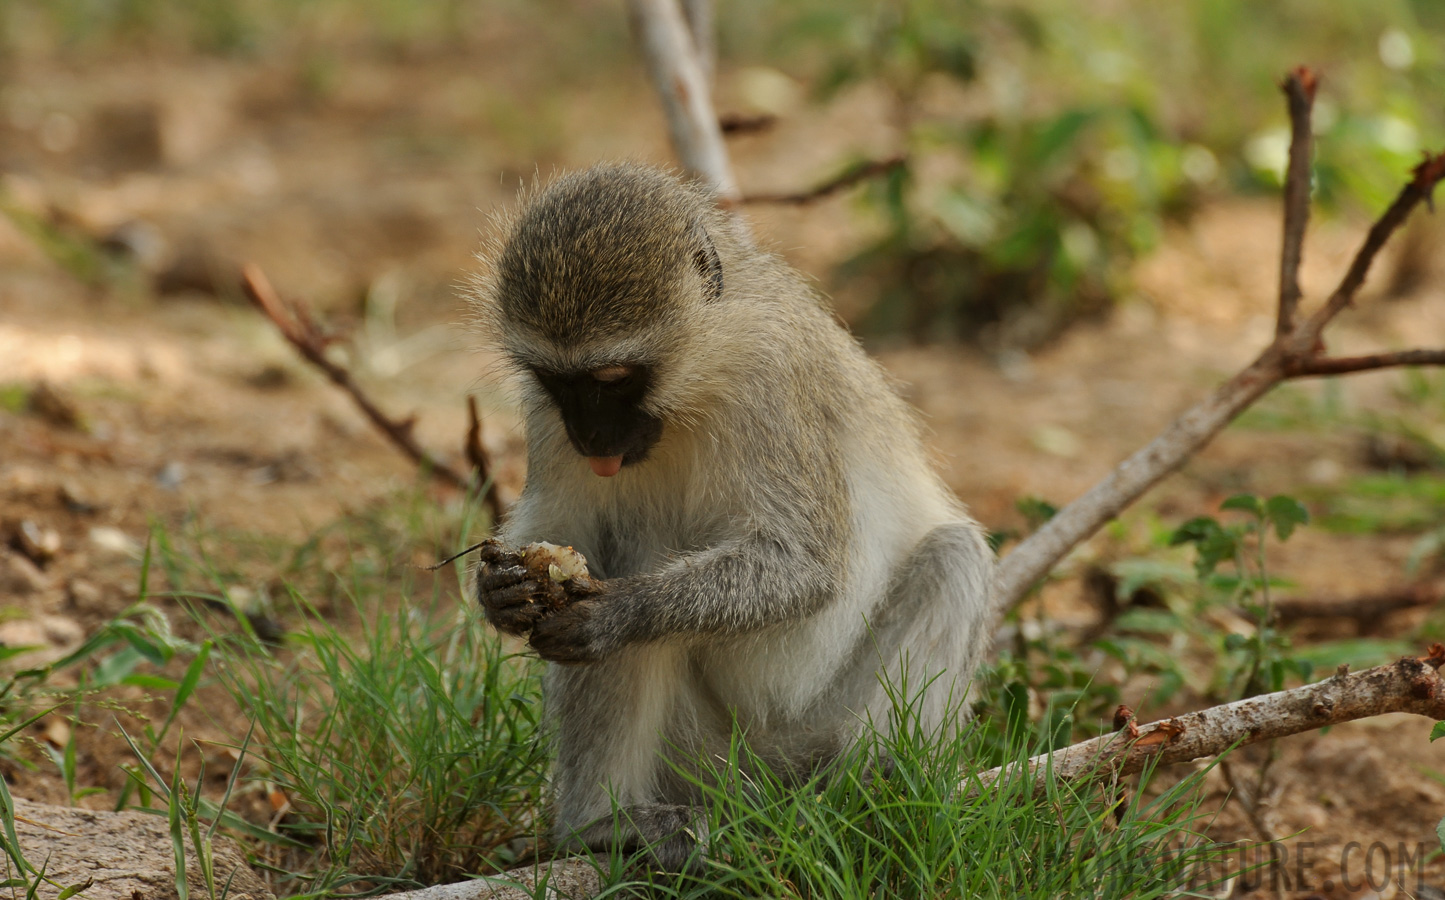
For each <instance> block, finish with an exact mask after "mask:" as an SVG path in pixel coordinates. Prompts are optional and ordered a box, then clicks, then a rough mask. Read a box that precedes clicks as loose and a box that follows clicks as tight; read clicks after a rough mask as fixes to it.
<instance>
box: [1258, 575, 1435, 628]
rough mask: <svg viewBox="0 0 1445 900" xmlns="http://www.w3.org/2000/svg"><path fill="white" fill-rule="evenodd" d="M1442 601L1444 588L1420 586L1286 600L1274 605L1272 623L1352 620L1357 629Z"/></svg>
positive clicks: (1427, 585)
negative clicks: (1395, 614) (1349, 595)
mask: <svg viewBox="0 0 1445 900" xmlns="http://www.w3.org/2000/svg"><path fill="white" fill-rule="evenodd" d="M1441 599H1445V588H1442V587H1441V586H1440V585H1438V584H1431V583H1429V582H1420V583H1417V584H1407V585H1402V586H1400V587H1397V588H1392V589H1390V590H1385V591H1378V592H1376V593H1372V594H1361V595H1358V596H1354V597H1287V598H1285V599H1282V600H1277V601H1276V602H1275V605H1274V614H1275V621H1277V622H1279V624H1281V625H1288V624H1290V623H1293V622H1299V621H1301V620H1304V619H1353V620H1355V621H1356V622H1358V623H1360V624H1361V625H1368V624H1370V623H1372V622H1376V621H1378V620H1379V619H1380V618H1382V617H1384V616H1387V615H1389V614H1390V613H1394V612H1399V611H1400V610H1405V609H1416V608H1418V607H1421V606H1434V605H1435V604H1436V603H1439V602H1440V601H1441Z"/></svg>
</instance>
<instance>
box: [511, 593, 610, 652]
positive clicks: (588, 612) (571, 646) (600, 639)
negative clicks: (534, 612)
mask: <svg viewBox="0 0 1445 900" xmlns="http://www.w3.org/2000/svg"><path fill="white" fill-rule="evenodd" d="M607 608H608V606H607V603H606V601H604V600H601V599H592V600H578V601H577V602H575V603H573V604H571V605H570V606H567V607H565V608H563V609H560V610H557V611H556V612H551V613H548V614H547V615H546V616H543V617H542V618H540V619H538V620H537V622H536V624H535V625H533V627H532V637H531V638H530V640H529V643H530V644H531V645H532V649H533V650H536V651H537V655H538V656H540V657H542V658H543V659H545V660H547V661H548V662H554V663H561V664H562V665H567V666H582V665H587V664H588V663H595V662H600V661H601V660H602V659H603V658H605V657H606V656H608V655H609V654H611V653H612V652H613V651H615V650H616V649H617V647H618V641H617V640H616V639H615V636H614V635H613V634H612V633H611V632H610V630H609V629H608V628H606V627H605V623H606V619H607V615H606V610H607Z"/></svg>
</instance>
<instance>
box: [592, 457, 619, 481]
mask: <svg viewBox="0 0 1445 900" xmlns="http://www.w3.org/2000/svg"><path fill="white" fill-rule="evenodd" d="M587 465H589V466H591V467H592V472H593V474H595V475H599V476H601V477H603V478H611V477H612V476H613V475H616V474H617V473H618V472H619V471H621V470H622V457H620V456H589V457H587Z"/></svg>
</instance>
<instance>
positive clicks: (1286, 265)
mask: <svg viewBox="0 0 1445 900" xmlns="http://www.w3.org/2000/svg"><path fill="white" fill-rule="evenodd" d="M1318 86H1319V82H1318V81H1317V80H1316V78H1315V73H1314V72H1312V71H1310V70H1309V69H1307V68H1305V67H1304V66H1300V67H1299V68H1297V69H1295V70H1294V71H1293V72H1291V73H1289V75H1288V76H1287V77H1286V78H1285V80H1284V83H1282V84H1281V85H1280V89H1281V90H1283V91H1284V94H1285V97H1286V98H1288V101H1289V122H1290V141H1289V169H1288V174H1287V175H1286V177H1285V183H1284V242H1283V244H1282V248H1281V250H1280V254H1279V317H1278V320H1277V322H1276V324H1275V336H1276V337H1278V336H1279V335H1284V334H1288V333H1289V332H1290V331H1292V330H1293V329H1294V314H1295V308H1296V307H1297V306H1299V299H1300V287H1299V266H1300V256H1301V253H1302V251H1303V247H1304V237H1305V226H1306V225H1308V224H1309V219H1310V157H1311V156H1312V155H1313V152H1312V151H1313V146H1312V145H1313V141H1314V134H1313V132H1312V131H1311V129H1310V111H1311V109H1312V108H1313V106H1314V102H1315V89H1316V88H1317V87H1318Z"/></svg>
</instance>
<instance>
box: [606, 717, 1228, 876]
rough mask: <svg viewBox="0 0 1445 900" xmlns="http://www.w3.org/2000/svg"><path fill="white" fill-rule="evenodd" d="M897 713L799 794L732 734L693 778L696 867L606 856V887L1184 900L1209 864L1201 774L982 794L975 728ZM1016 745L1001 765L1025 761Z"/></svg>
mask: <svg viewBox="0 0 1445 900" xmlns="http://www.w3.org/2000/svg"><path fill="white" fill-rule="evenodd" d="M894 718H895V719H898V720H901V721H902V723H903V724H902V727H901V728H898V729H897V734H896V736H894V737H884V736H883V735H881V734H879V733H877V732H871V733H870V734H869V735H868V737H866V738H865V739H864V741H863V742H862V744H861V745H860V746H859V747H858V748H857V749H856V750H855V751H854V752H853V753H852V754H851V755H849V756H848V757H846V758H845V759H843V760H840V761H838V762H836V763H835V764H834V765H832V766H831V767H829V769H828V770H827V771H825V772H823V773H821V774H819V775H817V776H815V777H814V778H812V779H810V780H808V781H806V782H805V783H803V784H801V785H799V784H796V783H794V782H792V781H790V780H789V779H786V778H783V777H780V776H778V775H776V774H774V773H772V772H770V771H769V770H768V769H767V767H766V766H765V765H763V764H762V762H761V761H760V760H758V759H757V758H755V757H753V756H752V755H751V754H750V753H749V751H748V749H747V748H746V746H745V745H743V744H742V742H741V741H740V740H739V739H737V738H735V739H734V742H733V745H732V747H731V751H730V753H729V754H728V756H727V757H726V758H722V759H715V760H712V761H711V762H710V763H705V764H704V765H703V768H702V770H701V774H700V775H698V776H689V777H694V778H695V779H696V782H697V784H698V785H699V790H700V791H701V792H702V795H703V796H704V798H705V806H706V809H707V813H708V818H709V825H710V836H709V839H708V845H707V846H708V854H707V856H706V857H705V859H704V860H703V861H702V863H701V864H700V867H699V869H698V870H697V871H695V872H692V873H689V874H686V875H683V876H664V875H660V874H651V875H649V874H648V873H646V872H644V871H640V870H639V869H638V868H637V867H635V866H634V867H632V868H629V867H628V866H627V865H626V863H625V861H623V860H620V859H615V858H614V859H612V860H610V861H608V865H605V866H604V870H605V871H606V872H607V873H608V874H607V877H606V879H605V880H606V883H607V884H608V885H609V886H610V887H611V888H613V889H615V890H618V891H624V890H627V889H631V888H637V887H643V886H645V887H646V888H647V889H648V891H649V893H650V896H654V897H675V898H704V897H706V898H715V897H726V898H731V897H736V898H744V897H780V898H809V900H824V898H839V900H845V898H847V900H851V898H862V897H878V898H891V897H927V898H952V897H970V898H972V897H999V898H1054V897H1063V896H1070V897H1085V896H1093V897H1126V896H1127V897H1140V898H1143V897H1156V896H1166V895H1170V896H1173V895H1177V892H1179V891H1180V890H1181V889H1182V888H1184V887H1185V886H1186V885H1188V884H1189V882H1190V880H1191V877H1193V876H1195V875H1197V873H1198V872H1199V871H1200V870H1201V867H1202V866H1204V865H1205V864H1207V863H1209V862H1210V861H1211V860H1213V859H1214V856H1215V854H1216V848H1215V847H1213V846H1212V845H1211V844H1210V843H1209V842H1208V841H1207V840H1205V839H1203V838H1201V837H1200V836H1199V835H1198V833H1197V829H1198V828H1199V827H1200V826H1201V825H1202V824H1203V823H1204V821H1205V819H1206V818H1207V817H1206V816H1205V815H1203V814H1202V812H1201V809H1200V807H1199V805H1198V799H1199V796H1200V794H1199V791H1198V787H1199V785H1200V783H1201V781H1202V777H1203V774H1202V773H1196V774H1192V775H1190V776H1188V777H1186V778H1185V779H1183V780H1182V781H1179V782H1176V783H1174V784H1173V785H1171V786H1169V787H1166V788H1163V789H1160V790H1158V791H1151V792H1146V793H1145V794H1139V793H1134V794H1130V793H1129V792H1127V791H1125V792H1123V793H1120V794H1116V795H1114V796H1115V798H1116V799H1115V802H1111V801H1110V799H1109V795H1108V792H1106V791H1101V790H1099V789H1098V788H1095V787H1087V788H1082V789H1077V790H1075V789H1071V788H1068V787H1063V786H1060V785H1058V784H1055V783H1052V782H1046V783H1045V784H1044V786H1043V788H1042V789H1040V790H1035V787H1034V785H1033V784H1032V782H1030V781H1028V780H1027V779H1022V778H1014V779H1011V780H1005V781H1002V782H1000V783H998V784H997V785H994V786H991V787H990V788H988V789H986V790H978V789H977V784H976V782H974V781H972V780H971V779H970V778H969V777H968V776H967V773H970V772H977V771H980V770H981V769H984V768H987V767H988V765H989V763H990V762H991V761H993V760H994V759H995V758H996V752H995V750H996V748H994V747H993V746H992V744H991V742H990V741H989V740H987V739H985V738H984V737H983V730H981V729H980V730H975V731H974V732H972V733H970V734H968V735H965V736H963V737H961V738H954V739H940V738H939V737H938V736H937V735H933V734H926V733H923V732H922V731H921V730H920V729H919V728H918V727H917V724H916V722H910V721H909V718H910V716H909V710H908V707H907V704H906V703H903V702H901V701H899V700H895V711H894ZM1024 749H1025V747H1024V745H1022V744H1020V745H1016V746H1015V747H1014V748H1012V750H1011V751H1010V752H1009V753H1008V754H1007V755H1006V758H1008V759H1011V760H1013V761H1014V762H1019V761H1022V760H1023V759H1024V758H1026V756H1027V754H1026V753H1025V752H1024ZM884 758H886V759H888V760H890V761H891V766H889V767H888V770H887V771H886V772H885V771H883V770H882V768H881V767H880V766H879V764H878V760H880V759H884ZM1126 796H1127V797H1128V798H1129V799H1127V800H1123V801H1122V802H1118V800H1119V798H1124V797H1126ZM1146 796H1147V799H1145V797H1146ZM1116 803H1117V804H1118V807H1119V808H1118V809H1117V811H1116V810H1115V808H1114V807H1115V805H1116ZM1116 812H1117V814H1116ZM1196 886H1202V885H1196Z"/></svg>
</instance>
